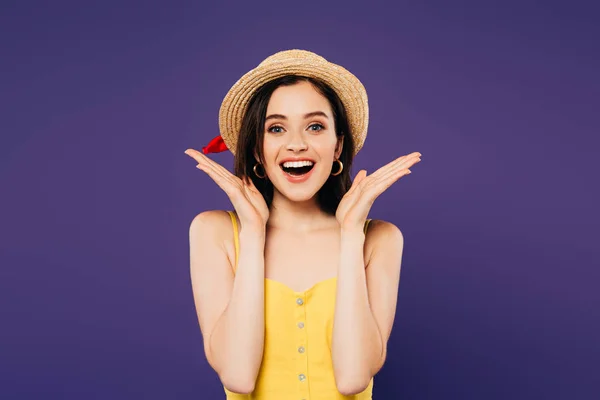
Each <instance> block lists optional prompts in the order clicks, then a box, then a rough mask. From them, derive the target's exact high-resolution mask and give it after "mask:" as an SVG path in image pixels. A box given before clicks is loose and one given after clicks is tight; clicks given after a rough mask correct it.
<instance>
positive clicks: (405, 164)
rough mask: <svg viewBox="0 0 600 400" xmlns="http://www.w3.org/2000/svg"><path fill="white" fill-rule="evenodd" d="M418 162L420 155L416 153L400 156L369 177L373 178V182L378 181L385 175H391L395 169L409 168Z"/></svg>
mask: <svg viewBox="0 0 600 400" xmlns="http://www.w3.org/2000/svg"><path fill="white" fill-rule="evenodd" d="M419 161H421V158H420V153H418V152H415V153H412V154H409V155H407V156H402V157H399V158H397V159H396V160H394V161H392V162H390V163H388V164H387V165H385V166H383V167H381V168H380V169H379V170H377V172H376V173H373V174H371V177H372V178H373V180H378V179H380V178H382V177H384V176H387V174H389V173H393V171H395V170H397V169H404V168H410V167H411V166H412V165H414V164H415V163H417V162H419Z"/></svg>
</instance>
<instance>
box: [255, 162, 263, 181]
mask: <svg viewBox="0 0 600 400" xmlns="http://www.w3.org/2000/svg"><path fill="white" fill-rule="evenodd" d="M259 165H262V164H261V163H256V164H254V168H252V170H253V171H254V175H256V176H257V177H258V178H260V179H263V178H264V177H265V175H259V173H258V172H256V167H258V166H259ZM263 169H264V168H263Z"/></svg>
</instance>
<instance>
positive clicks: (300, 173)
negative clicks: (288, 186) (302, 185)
mask: <svg viewBox="0 0 600 400" xmlns="http://www.w3.org/2000/svg"><path fill="white" fill-rule="evenodd" d="M314 166H315V163H314V161H312V160H306V159H305V160H297V159H296V160H284V161H283V162H282V163H280V164H279V167H280V168H281V171H282V172H283V175H284V176H285V177H286V179H287V180H288V181H290V182H293V183H299V182H304V181H306V180H307V179H308V178H309V177H310V175H311V173H312V171H313V169H314Z"/></svg>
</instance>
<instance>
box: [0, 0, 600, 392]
mask: <svg viewBox="0 0 600 400" xmlns="http://www.w3.org/2000/svg"><path fill="white" fill-rule="evenodd" d="M83 3H85V4H86V5H85V6H84V5H83ZM413 3H418V2H413ZM436 3H437V4H436ZM484 3H485V4H484ZM537 3H538V6H536V5H535V4H533V2H528V1H526V2H524V1H511V2H506V1H504V2H493V3H491V2H478V1H469V2H465V1H459V2H452V8H450V7H449V4H450V3H448V2H444V1H436V2H429V3H428V4H427V5H424V4H419V5H415V4H411V5H407V4H404V5H396V6H389V5H387V6H383V5H378V4H376V3H371V5H369V6H368V7H367V5H366V3H364V2H361V4H360V5H356V6H354V5H351V4H349V3H348V2H341V1H340V2H338V3H337V4H336V5H334V4H330V3H328V2H315V3H310V2H304V1H303V2H295V3H293V4H292V3H290V4H287V3H285V2H270V3H262V4H259V3H257V2H249V1H246V2H240V4H239V5H236V6H234V5H232V4H225V5H222V6H217V5H214V4H212V3H210V4H207V5H202V4H201V2H197V1H196V2H194V1H188V2H173V1H172V2H167V1H162V2H158V1H147V2H141V1H140V2H124V1H109V0H107V1H103V2H90V1H87V2H77V1H71V2H37V4H34V2H17V1H3V2H2V6H1V7H2V9H1V12H0V45H1V49H2V51H1V54H2V55H1V57H0V66H1V67H0V68H1V71H0V72H1V73H0V112H1V118H0V132H1V143H0V190H1V196H0V201H1V207H0V228H1V229H0V312H1V320H0V398H2V399H33V398H37V399H42V398H43V399H219V398H223V391H222V387H221V385H220V383H219V381H218V378H217V376H216V374H215V373H214V372H213V371H212V370H211V369H210V367H209V366H208V364H207V363H206V361H205V359H204V355H203V351H202V340H201V336H200V332H199V328H198V323H197V319H196V315H195V310H194V305H193V299H192V293H191V287H190V279H189V245H188V227H189V223H190V222H191V220H192V218H193V217H194V216H195V215H196V214H197V213H199V212H201V211H203V210H207V209H214V208H220V209H230V208H231V206H230V204H229V202H228V200H227V198H226V197H225V195H224V194H223V193H222V192H221V191H220V189H218V187H217V186H216V185H215V184H214V183H213V182H212V181H210V179H209V178H208V177H207V176H205V175H204V174H203V173H202V172H201V171H199V170H197V169H196V168H194V166H195V163H194V162H193V161H192V160H190V159H189V158H188V157H187V156H186V155H185V154H184V153H183V152H184V150H185V149H186V148H188V147H194V148H197V149H200V148H201V147H202V146H203V145H204V144H206V143H207V141H208V140H209V139H211V138H212V137H213V136H215V135H216V134H217V132H218V124H217V115H218V109H219V106H220V103H221V100H222V98H223V96H224V95H225V93H226V92H227V90H228V89H229V88H230V87H231V85H232V84H233V83H234V82H235V81H236V80H237V79H238V78H239V77H240V76H241V75H242V74H243V73H245V72H246V71H248V70H250V69H251V68H253V67H255V66H256V65H257V64H258V63H259V62H260V61H261V60H262V59H264V58H265V57H267V56H268V55H270V54H272V53H274V52H276V51H279V50H284V49H290V48H301V49H307V50H311V51H314V52H317V53H318V54H321V55H323V56H324V57H325V58H327V59H329V60H330V61H333V62H335V63H338V64H341V65H343V66H345V67H347V68H348V69H349V70H350V71H352V72H353V73H354V74H356V75H357V76H358V77H359V79H361V80H362V82H363V83H364V85H365V87H366V88H367V91H368V94H369V100H370V107H371V120H370V126H369V135H368V137H367V142H366V145H365V148H364V150H363V151H362V152H361V153H359V155H358V157H357V160H356V167H355V170H354V171H353V172H354V173H356V171H358V168H367V169H368V170H369V171H374V170H375V169H376V168H378V167H379V166H381V165H383V164H384V163H385V162H387V161H390V160H392V159H393V158H395V157H398V156H400V155H402V154H406V153H409V152H412V151H420V152H421V153H423V161H422V162H421V163H420V164H419V165H417V166H416V167H415V168H413V174H412V175H410V176H408V177H406V178H403V179H402V180H401V181H400V182H398V183H397V184H395V185H394V186H392V187H391V188H390V189H389V190H388V191H387V192H386V193H384V194H383V195H382V196H381V197H380V198H379V199H378V201H377V202H376V203H375V206H374V208H373V210H372V214H371V217H373V218H382V219H386V220H389V221H392V222H394V223H396V224H397V225H398V226H399V227H400V229H401V230H402V232H403V233H404V236H405V252H404V258H403V272H402V279H401V284H400V294H399V303H398V309H397V316H396V321H395V325H394V330H393V332H392V337H391V340H390V343H389V358H388V360H387V363H386V365H385V366H384V368H383V370H382V371H381V372H380V373H379V375H377V377H376V378H375V379H376V384H375V389H374V390H375V391H374V394H375V397H374V398H375V399H397V398H398V399H482V398H485V399H533V398H536V399H541V398H544V399H592V398H598V393H600V384H598V383H597V382H594V381H595V380H597V379H598V375H599V371H600V367H599V363H600V343H599V341H600V339H599V338H600V316H599V314H600V312H599V311H598V309H599V305H600V293H599V292H600V291H599V290H598V288H597V287H598V282H599V281H600V273H599V272H598V266H599V264H600V263H599V262H598V254H597V250H598V244H597V243H598V226H599V222H600V221H599V218H598V212H597V211H596V207H594V205H596V206H597V204H598V203H600V201H599V196H598V178H597V176H596V174H597V171H598V170H597V164H596V163H595V162H594V161H597V154H598V145H599V141H598V136H597V135H598V131H599V129H598V128H599V124H598V109H599V101H598V100H599V97H600V96H599V94H600V85H599V80H598V71H599V70H600V62H599V54H600V52H599V51H598V47H597V43H598V37H599V33H600V28H599V27H598V23H597V21H598V14H597V13H596V12H595V10H593V9H592V8H591V7H586V6H583V5H577V4H575V3H568V4H566V3H565V4H563V5H560V4H557V3H554V4H552V3H547V2H546V3H547V4H544V2H537ZM542 4H544V5H543V6H541V5H542ZM214 159H216V160H218V161H219V162H221V163H223V164H224V165H226V166H227V167H228V168H231V167H232V156H231V154H229V153H222V154H218V155H215V156H214ZM593 182H596V183H595V184H594V183H593Z"/></svg>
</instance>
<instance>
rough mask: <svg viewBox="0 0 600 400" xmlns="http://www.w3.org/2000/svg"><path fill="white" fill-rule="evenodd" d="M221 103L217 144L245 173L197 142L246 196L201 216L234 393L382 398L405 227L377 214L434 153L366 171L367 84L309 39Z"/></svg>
mask: <svg viewBox="0 0 600 400" xmlns="http://www.w3.org/2000/svg"><path fill="white" fill-rule="evenodd" d="M219 116H220V118H219V125H220V130H221V135H220V136H218V137H217V138H215V140H213V142H211V144H210V145H209V146H208V147H207V148H205V149H204V152H205V153H209V152H213V151H222V150H224V149H227V148H228V149H229V150H230V151H231V152H232V153H234V155H235V170H234V174H231V173H230V172H229V171H227V170H226V169H225V168H223V167H222V166H220V165H218V164H217V163H215V162H214V161H212V160H211V159H209V158H208V157H207V156H205V155H204V154H202V153H201V152H198V151H195V150H192V149H188V150H187V151H186V154H188V155H189V156H191V157H192V158H194V159H195V160H196V161H197V163H198V164H197V168H199V169H201V170H202V171H204V172H205V173H207V174H208V175H209V176H210V177H211V178H212V179H213V180H214V181H215V182H216V184H217V185H218V186H219V187H220V188H221V189H223V190H224V191H225V193H226V194H227V195H228V197H229V199H230V200H231V203H232V204H233V207H234V208H235V212H232V211H230V212H227V211H206V212H202V213H200V214H199V215H197V216H196V217H195V218H194V220H193V222H192V223H191V226H190V248H191V250H190V251H191V279H192V285H193V292H194V298H195V303H196V308H197V312H198V319H199V323H200V328H201V331H202V334H203V338H204V348H205V354H206V357H207V360H208V362H209V363H210V365H211V366H212V367H213V369H214V370H215V371H216V372H217V374H218V375H219V378H220V379H221V382H222V383H223V385H224V388H225V392H226V394H227V399H265V400H271V399H273V400H285V399H294V400H300V399H328V400H330V399H349V398H353V399H370V398H371V394H372V388H373V376H374V375H375V374H376V373H377V372H378V371H379V369H380V368H381V367H382V365H383V363H384V360H385V357H386V344H387V341H388V338H389V335H390V332H391V328H392V324H393V321H394V314H395V309H396V299H397V291H398V283H399V277H400V264H401V258H402V249H403V237H402V234H401V232H400V230H399V229H398V228H397V227H396V226H394V225H393V224H391V223H389V222H384V221H379V220H377V221H372V222H371V223H370V224H369V220H367V215H368V213H369V210H370V207H371V205H372V204H373V201H374V200H375V199H376V198H377V196H379V195H380V194H381V193H382V192H383V191H384V190H385V189H387V188H388V187H389V186H390V185H391V184H392V183H394V182H395V181H397V180H398V179H399V178H400V177H402V176H404V175H406V174H409V173H410V170H409V168H410V167H411V166H413V165H414V164H416V163H417V162H419V161H420V155H421V154H420V153H412V154H409V155H407V156H404V157H400V158H398V159H396V160H394V161H392V162H391V163H389V164H387V165H386V166H384V167H382V168H380V169H379V170H377V171H376V172H374V173H373V174H371V175H367V173H366V171H364V170H361V171H360V172H359V173H358V174H357V175H356V177H355V178H354V180H353V181H352V180H351V178H350V169H351V165H352V159H353V157H354V155H356V153H357V152H358V150H360V148H361V147H362V145H363V142H364V139H365V136H366V131H367V124H368V103H367V96H366V92H365V90H364V87H363V85H362V84H361V83H360V81H359V80H358V79H357V78H356V77H355V76H354V75H352V74H351V73H350V72H348V71H347V70H345V69H344V68H342V67H340V66H338V65H335V64H332V63H330V62H328V61H327V60H325V59H324V58H322V57H320V56H318V55H316V54H314V53H311V52H308V51H303V50H288V51H283V52H279V53H276V54H274V55H272V56H270V57H268V58H267V59H265V60H264V61H263V62H262V63H261V64H260V65H259V66H258V67H256V68H255V69H253V70H252V71H250V72H248V73H247V74H246V75H244V76H243V77H242V78H241V79H240V80H238V81H237V82H236V84H235V85H234V86H233V87H232V88H231V90H230V91H229V93H228V94H227V96H226V97H225V99H224V101H223V104H222V106H221V110H220V113H219ZM367 227H368V230H367Z"/></svg>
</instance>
